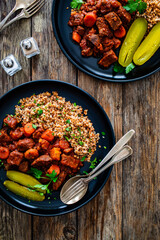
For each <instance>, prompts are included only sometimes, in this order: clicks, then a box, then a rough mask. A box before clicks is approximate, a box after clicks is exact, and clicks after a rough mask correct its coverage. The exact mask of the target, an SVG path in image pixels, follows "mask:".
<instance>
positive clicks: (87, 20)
mask: <svg viewBox="0 0 160 240" xmlns="http://www.w3.org/2000/svg"><path fill="white" fill-rule="evenodd" d="M96 20H97V15H96V14H95V13H94V12H88V13H87V14H86V16H85V17H84V25H85V26H86V27H92V26H93V25H94V24H95V22H96Z"/></svg>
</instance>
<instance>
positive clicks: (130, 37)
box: [118, 18, 147, 67]
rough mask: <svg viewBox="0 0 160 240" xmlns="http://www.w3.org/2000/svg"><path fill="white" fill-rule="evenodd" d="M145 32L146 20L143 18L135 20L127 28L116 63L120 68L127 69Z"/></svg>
mask: <svg viewBox="0 0 160 240" xmlns="http://www.w3.org/2000/svg"><path fill="white" fill-rule="evenodd" d="M146 31H147V20H146V19H145V18H137V19H136V20H135V21H134V22H133V23H132V25H131V27H130V28H129V31H128V33H127V35H126V38H125V39H124V42H123V44H122V47H121V49H120V53H119V58H118V62H119V64H120V65H121V66H123V67H127V66H128V65H129V64H130V63H131V62H132V59H133V55H134V53H135V51H136V50H137V48H138V46H139V45H140V43H141V41H142V39H143V37H144V35H145V33H146Z"/></svg>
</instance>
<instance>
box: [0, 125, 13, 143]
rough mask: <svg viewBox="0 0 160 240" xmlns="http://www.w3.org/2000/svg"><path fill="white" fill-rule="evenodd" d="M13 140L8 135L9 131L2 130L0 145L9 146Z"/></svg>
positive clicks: (0, 132)
mask: <svg viewBox="0 0 160 240" xmlns="http://www.w3.org/2000/svg"><path fill="white" fill-rule="evenodd" d="M11 141H12V139H11V137H10V136H9V135H8V134H7V131H6V130H5V129H2V130H1V131H0V144H2V145H6V144H8V143H9V142H11Z"/></svg>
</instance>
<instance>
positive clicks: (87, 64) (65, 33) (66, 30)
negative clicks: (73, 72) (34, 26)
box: [52, 0, 160, 82]
mask: <svg viewBox="0 0 160 240" xmlns="http://www.w3.org/2000/svg"><path fill="white" fill-rule="evenodd" d="M70 2H71V0H65V1H64V0H54V1H53V7H52V24H53V30H54V34H55V37H56V39H57V42H58V44H59V46H60V48H61V50H62V51H63V53H64V54H65V56H66V57H67V58H68V59H69V60H70V61H71V62H72V63H73V64H74V65H75V66H76V67H77V68H79V69H80V70H81V71H83V72H85V73H87V74H89V75H90V76H92V77H95V78H98V79H101V80H105V81H110V82H130V81H135V80H140V79H142V78H145V77H148V76H149V75H151V74H153V73H155V72H157V71H159V70H160V58H159V55H160V50H158V51H157V52H156V53H155V54H154V56H153V57H152V58H151V59H150V60H149V61H148V62H147V63H145V64H144V65H142V66H140V67H136V68H135V69H134V70H133V71H132V72H131V73H130V74H128V75H124V74H118V73H115V72H113V65H112V66H111V67H110V68H108V69H102V68H100V67H99V66H98V64H97V62H98V59H97V58H94V57H89V58H85V57H82V55H81V50H80V46H79V45H78V44H75V43H74V42H73V40H72V28H71V27H69V26H68V21H69V17H70V13H71V9H70V7H69V6H70Z"/></svg>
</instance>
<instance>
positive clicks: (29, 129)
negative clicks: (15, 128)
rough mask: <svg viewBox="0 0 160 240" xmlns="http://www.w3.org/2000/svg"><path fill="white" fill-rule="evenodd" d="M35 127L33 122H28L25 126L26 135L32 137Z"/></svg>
mask: <svg viewBox="0 0 160 240" xmlns="http://www.w3.org/2000/svg"><path fill="white" fill-rule="evenodd" d="M34 131H35V128H33V124H32V123H27V124H26V125H25V126H24V135H25V136H26V137H30V136H31V135H32V133H34Z"/></svg>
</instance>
